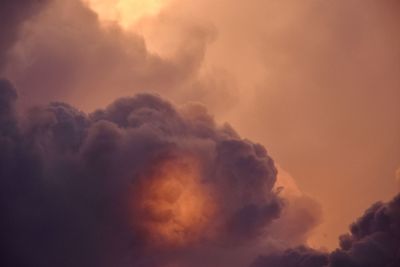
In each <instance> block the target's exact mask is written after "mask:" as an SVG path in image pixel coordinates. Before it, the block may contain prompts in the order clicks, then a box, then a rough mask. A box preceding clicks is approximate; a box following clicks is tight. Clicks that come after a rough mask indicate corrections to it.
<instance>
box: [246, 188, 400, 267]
mask: <svg viewBox="0 0 400 267" xmlns="http://www.w3.org/2000/svg"><path fill="white" fill-rule="evenodd" d="M339 240H340V248H338V249H337V250H335V251H333V252H332V253H329V254H328V253H325V252H320V251H317V250H313V249H309V248H306V247H299V248H296V249H289V250H286V251H283V252H281V253H271V254H270V255H267V256H261V257H259V258H258V259H257V260H256V261H255V262H254V263H253V265H251V266H252V267H270V266H271V267H272V266H282V267H295V266H297V267H299V266H301V267H372V266H388V267H394V266H398V265H399V264H400V254H399V251H400V195H397V196H396V197H395V198H394V199H393V200H391V201H390V202H388V203H382V202H377V203H375V204H374V205H372V206H371V207H370V208H369V209H367V210H366V211H365V213H364V214H363V215H362V216H361V217H360V218H358V219H357V220H356V221H355V222H354V223H353V224H351V226H350V233H349V234H346V235H342V236H341V237H340V238H339Z"/></svg>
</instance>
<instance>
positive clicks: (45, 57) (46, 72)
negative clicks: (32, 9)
mask: <svg viewBox="0 0 400 267" xmlns="http://www.w3.org/2000/svg"><path fill="white" fill-rule="evenodd" d="M182 23H184V22H182ZM214 35H215V32H214V29H213V28H212V27H211V26H208V25H204V24H202V23H188V24H187V25H186V26H185V29H184V34H182V35H179V36H178V35H173V34H172V33H171V34H170V36H169V37H168V38H170V39H176V40H177V45H178V47H176V49H177V53H174V54H173V55H169V56H162V55H159V54H156V53H153V52H151V51H149V50H148V48H147V44H146V40H145V39H144V38H143V37H142V36H141V35H140V34H139V33H137V32H128V31H125V30H123V29H122V28H120V27H119V25H117V24H107V25H104V24H103V23H101V21H100V20H99V17H98V15H97V14H96V13H95V12H94V11H92V10H91V9H90V8H89V7H88V6H86V5H85V4H84V3H83V2H81V1H79V0H71V1H64V0H60V1H52V2H51V3H49V4H48V5H47V6H46V8H44V9H43V10H42V12H41V13H40V16H36V17H35V18H34V19H31V20H30V21H29V24H28V25H26V27H24V34H23V36H21V37H20V38H19V39H18V42H17V43H16V44H15V46H14V47H13V49H12V51H10V56H9V58H8V60H7V65H6V70H5V76H6V77H7V78H8V79H10V80H12V81H13V83H14V84H15V85H16V86H17V87H18V89H19V92H20V105H24V106H30V105H32V104H45V103H46V102H47V101H55V100H59V99H62V100H64V101H67V102H69V103H74V105H76V106H79V107H81V108H82V109H84V110H90V111H92V110H94V109H96V108H97V107H98V106H103V105H105V104H107V103H109V101H110V99H115V98H117V97H119V96H122V95H127V94H133V93H138V92H158V93H162V94H163V95H168V96H169V97H171V98H173V99H174V100H176V101H177V102H179V103H185V102H187V101H188V100H194V101H200V102H201V101H202V100H204V99H213V96H219V97H221V96H222V97H224V98H225V99H226V100H228V99H231V98H232V97H231V95H233V94H234V93H232V92H231V91H230V90H228V88H227V87H228V86H227V85H225V81H227V80H228V77H225V76H226V75H225V76H224V75H223V74H217V75H214V73H213V72H208V73H200V69H201V66H202V62H203V59H204V56H205V53H206V49H207V46H208V44H209V43H210V42H211V41H212V40H213V38H214ZM227 84H230V83H228V82H227ZM111 88H112V89H111ZM231 88H233V87H229V89H231ZM94 92H95V93H94ZM225 102H226V103H225ZM225 102H224V103H220V106H221V108H220V109H221V110H222V109H223V108H224V107H226V106H229V104H230V101H225Z"/></svg>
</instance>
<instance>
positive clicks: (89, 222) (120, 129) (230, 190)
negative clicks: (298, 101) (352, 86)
mask: <svg viewBox="0 0 400 267" xmlns="http://www.w3.org/2000/svg"><path fill="white" fill-rule="evenodd" d="M16 98H17V97H16V92H15V90H14V89H13V88H12V86H11V85H10V84H9V83H8V82H6V81H1V82H0V101H1V103H2V105H1V107H2V109H1V114H0V119H1V120H0V126H1V128H0V134H1V135H0V146H1V149H0V174H1V176H0V177H1V179H0V185H1V186H0V188H1V189H0V196H1V201H0V209H1V214H2V218H3V219H2V220H1V223H0V227H1V234H2V238H1V241H0V243H1V248H2V250H3V252H5V253H3V256H2V257H1V259H0V261H1V263H2V264H1V265H2V266H33V265H35V266H130V265H132V264H135V266H165V265H166V264H178V266H179V264H181V265H182V266H197V265H196V264H197V263H193V262H192V261H193V257H198V255H200V254H201V253H206V251H207V250H208V249H209V248H212V247H215V248H216V249H217V248H218V249H222V250H229V247H236V246H240V245H241V244H246V243H248V242H251V241H253V240H255V239H257V238H256V237H259V236H263V233H264V231H265V229H267V228H268V225H269V224H270V222H271V221H272V220H274V219H275V218H277V217H278V216H279V214H280V210H281V200H280V199H279V198H278V196H277V195H276V194H275V193H274V192H273V186H274V183H275V179H276V170H275V167H274V164H273V161H272V160H271V158H270V157H269V156H268V155H267V152H266V150H265V149H264V148H263V147H262V146H261V145H258V144H254V143H252V142H250V141H248V140H243V139H241V138H240V137H239V136H238V135H237V134H236V133H235V132H234V130H233V129H232V128H230V127H229V126H228V125H224V126H221V127H220V126H217V125H216V124H215V123H214V121H213V119H212V117H210V116H209V115H208V114H207V113H206V111H205V109H204V108H202V107H201V106H198V105H187V106H184V107H182V108H180V109H177V108H176V107H175V106H174V105H172V104H171V103H170V102H168V101H166V100H164V99H162V98H160V97H159V96H155V95H149V94H142V95H137V96H135V97H132V98H121V99H119V100H117V101H115V102H114V103H113V104H111V105H110V106H108V107H107V108H106V109H102V110H98V111H96V112H94V113H92V114H89V115H87V114H84V113H82V112H80V111H78V110H76V109H75V108H73V107H72V106H70V105H68V104H65V103H51V104H49V105H47V106H44V107H36V108H33V109H32V110H30V112H29V113H28V114H27V115H26V116H21V117H19V116H17V115H16V113H15V108H14V105H15V101H16ZM10 126H12V127H10ZM11 129H13V130H11ZM222 254H223V253H222ZM196 255H197V256H196ZM224 255H226V254H224ZM221 257H222V256H221ZM229 258H230V257H229ZM211 261H212V260H211ZM210 264H211V265H212V264H214V263H212V262H210ZM232 264H233V263H232Z"/></svg>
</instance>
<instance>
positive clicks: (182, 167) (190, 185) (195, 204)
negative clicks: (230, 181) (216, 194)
mask: <svg viewBox="0 0 400 267" xmlns="http://www.w3.org/2000/svg"><path fill="white" fill-rule="evenodd" d="M148 178H149V179H148V181H147V182H145V184H144V190H143V191H142V192H141V193H143V196H142V200H141V205H140V206H141V207H140V209H141V210H142V211H145V213H146V214H147V216H148V218H149V220H147V221H146V222H145V225H144V228H145V229H147V230H148V231H149V232H150V233H151V234H152V241H154V242H156V243H159V244H166V245H168V246H171V245H173V246H181V245H184V244H186V243H190V242H192V241H195V240H196V238H198V237H199V235H201V234H202V231H203V230H204V227H205V226H206V225H207V223H208V221H209V220H210V217H212V214H213V213H214V207H213V206H214V204H213V202H212V200H211V198H210V195H209V192H208V191H207V188H206V187H205V185H203V184H202V182H201V178H200V175H199V170H198V166H197V164H196V162H195V161H192V160H184V161H183V162H182V161H179V162H176V161H168V162H165V163H163V164H162V165H161V166H159V167H158V170H157V171H156V173H155V175H154V176H153V177H148Z"/></svg>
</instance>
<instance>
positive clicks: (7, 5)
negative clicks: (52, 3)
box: [0, 0, 48, 71]
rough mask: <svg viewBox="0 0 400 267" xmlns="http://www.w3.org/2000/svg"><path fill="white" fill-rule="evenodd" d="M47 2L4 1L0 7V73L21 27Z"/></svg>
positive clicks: (32, 0) (34, 0) (36, 0)
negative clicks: (0, 30) (0, 27)
mask: <svg viewBox="0 0 400 267" xmlns="http://www.w3.org/2000/svg"><path fill="white" fill-rule="evenodd" d="M47 2H48V0H27V1H13V0H4V1H2V2H1V5H0V24H1V25H2V32H1V34H0V71H1V70H2V68H3V67H4V66H3V65H4V64H5V60H6V57H7V52H8V50H9V49H10V48H11V47H12V45H13V44H14V43H15V42H16V41H17V40H18V34H19V30H20V28H21V25H22V24H23V23H24V22H25V21H26V20H27V19H29V18H31V17H32V16H34V15H35V14H37V13H38V12H39V10H40V9H41V8H42V7H43V6H44V5H45V4H46V3H47Z"/></svg>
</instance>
